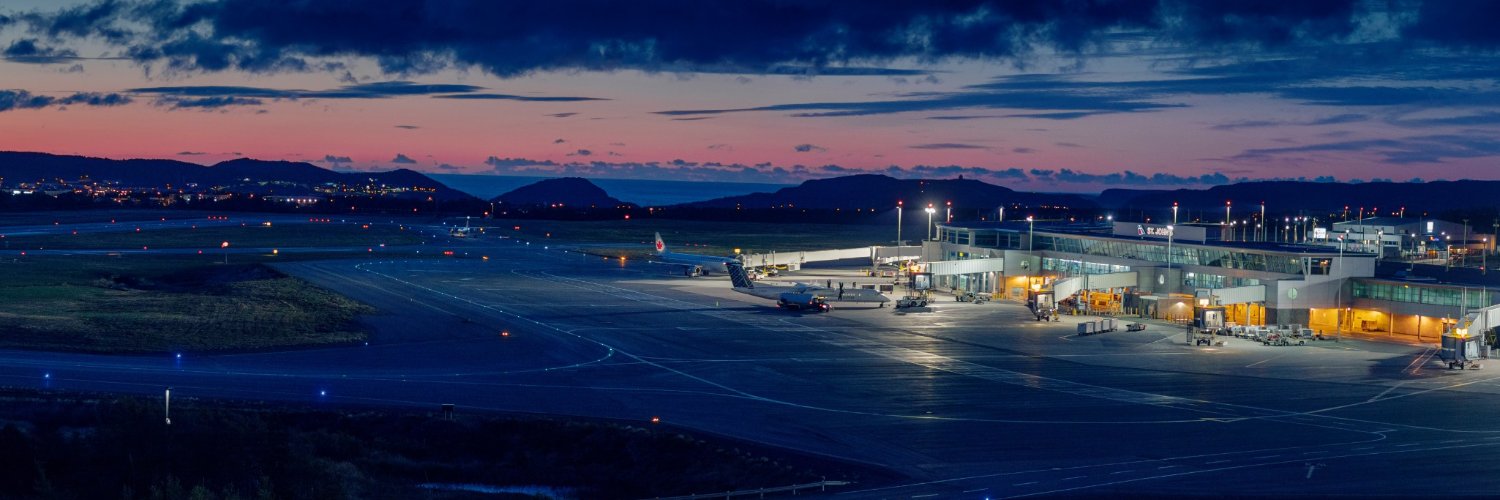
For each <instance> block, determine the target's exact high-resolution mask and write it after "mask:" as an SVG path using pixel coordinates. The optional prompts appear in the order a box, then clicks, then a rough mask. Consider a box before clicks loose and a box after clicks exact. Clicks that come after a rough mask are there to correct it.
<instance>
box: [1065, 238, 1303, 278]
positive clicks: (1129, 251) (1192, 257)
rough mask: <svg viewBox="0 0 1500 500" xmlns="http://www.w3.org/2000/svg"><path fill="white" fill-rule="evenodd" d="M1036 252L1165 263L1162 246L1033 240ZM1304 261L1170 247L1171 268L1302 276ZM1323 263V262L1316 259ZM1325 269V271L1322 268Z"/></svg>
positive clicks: (1272, 255) (1134, 243)
mask: <svg viewBox="0 0 1500 500" xmlns="http://www.w3.org/2000/svg"><path fill="white" fill-rule="evenodd" d="M1036 249H1037V250H1052V251H1056V252H1068V253H1078V254H1086V255H1099V256H1107V257H1119V258H1125V259H1135V260H1144V261H1150V262H1162V263H1165V262H1167V245H1166V244H1165V243H1164V242H1150V243H1147V242H1139V243H1138V242H1133V241H1126V240H1107V239H1093V238H1081V237H1072V236H1056V235H1042V234H1039V235H1037V236H1036ZM1305 260H1307V259H1304V258H1302V257H1299V256H1291V255H1275V254H1266V253H1254V252H1249V251H1245V250H1236V249H1228V248H1205V247H1199V246H1192V245H1173V246H1172V265H1176V266H1184V265H1186V266H1206V267H1222V268H1225V269H1244V270H1248V271H1262V272H1270V273H1280V274H1293V275H1301V274H1303V265H1304V263H1305ZM1319 260H1326V259H1319ZM1325 269H1326V268H1325Z"/></svg>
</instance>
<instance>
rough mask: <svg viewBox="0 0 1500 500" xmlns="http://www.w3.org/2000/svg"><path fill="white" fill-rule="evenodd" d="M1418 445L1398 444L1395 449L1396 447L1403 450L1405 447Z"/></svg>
mask: <svg viewBox="0 0 1500 500" xmlns="http://www.w3.org/2000/svg"><path fill="white" fill-rule="evenodd" d="M1418 444H1420V443H1406V444H1398V445H1396V447H1397V448H1405V447H1407V446H1416V445H1418Z"/></svg>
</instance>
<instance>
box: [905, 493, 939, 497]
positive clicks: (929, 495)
mask: <svg viewBox="0 0 1500 500" xmlns="http://www.w3.org/2000/svg"><path fill="white" fill-rule="evenodd" d="M935 496H938V494H937V493H928V494H926V495H912V496H911V497H912V498H932V497H935Z"/></svg>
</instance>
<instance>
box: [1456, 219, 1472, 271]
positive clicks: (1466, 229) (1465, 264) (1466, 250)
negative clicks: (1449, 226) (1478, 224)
mask: <svg viewBox="0 0 1500 500" xmlns="http://www.w3.org/2000/svg"><path fill="white" fill-rule="evenodd" d="M1463 246H1464V257H1463V259H1464V261H1463V263H1462V264H1459V266H1458V267H1469V219H1464V241H1463Z"/></svg>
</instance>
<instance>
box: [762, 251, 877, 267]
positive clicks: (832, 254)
mask: <svg viewBox="0 0 1500 500" xmlns="http://www.w3.org/2000/svg"><path fill="white" fill-rule="evenodd" d="M871 248H872V247H859V248H842V249H836V250H812V251H806V252H769V253H752V254H746V255H744V256H743V259H742V260H743V261H744V262H745V265H746V266H748V267H765V266H787V268H789V269H792V270H797V269H801V268H802V265H803V264H806V263H808V262H827V261H831V260H845V259H864V260H866V261H868V260H869V258H870V254H871V250H870V249H871Z"/></svg>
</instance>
